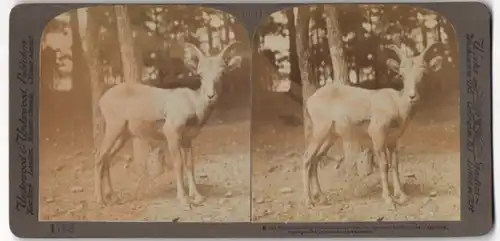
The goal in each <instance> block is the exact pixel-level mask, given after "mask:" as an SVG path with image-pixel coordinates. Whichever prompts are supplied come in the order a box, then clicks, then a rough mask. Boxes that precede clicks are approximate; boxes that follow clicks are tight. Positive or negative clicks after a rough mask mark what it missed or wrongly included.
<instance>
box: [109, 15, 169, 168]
mask: <svg viewBox="0 0 500 241" xmlns="http://www.w3.org/2000/svg"><path fill="white" fill-rule="evenodd" d="M115 13H116V24H117V25H116V26H117V28H118V42H119V45H120V52H121V59H122V69H123V79H124V80H125V82H126V83H136V82H141V81H140V78H141V71H140V70H141V69H142V65H141V64H139V63H138V61H140V56H142V55H140V54H139V53H138V52H136V48H134V40H133V38H132V31H131V28H130V20H129V17H128V12H127V7H126V6H123V5H116V6H115ZM140 142H142V141H141V140H140V139H138V138H134V139H133V152H134V160H137V161H143V160H146V165H147V170H148V171H155V173H150V174H153V175H159V174H161V173H162V172H163V160H162V158H161V155H159V154H160V152H157V151H155V152H150V149H151V145H147V144H146V143H140ZM143 149H147V150H143ZM146 153H148V154H150V155H154V156H149V158H148V157H145V156H142V155H143V154H146ZM163 154H164V153H163ZM156 171H158V172H156Z"/></svg>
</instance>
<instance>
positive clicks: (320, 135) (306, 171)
mask: <svg viewBox="0 0 500 241" xmlns="http://www.w3.org/2000/svg"><path fill="white" fill-rule="evenodd" d="M330 126H331V124H330V123H328V122H325V123H314V125H313V135H312V138H311V141H310V143H309V145H308V146H307V148H306V151H305V152H304V156H303V162H302V181H303V185H304V187H303V188H304V203H305V205H306V206H307V207H312V206H314V203H313V202H312V201H311V181H312V180H314V181H316V175H317V171H316V172H314V171H313V169H314V168H317V166H318V165H317V161H318V154H319V153H318V152H319V151H320V148H321V146H322V145H323V144H324V143H325V141H326V138H327V137H328V134H329V132H328V131H329V130H330ZM313 175H315V176H313ZM313 178H314V179H313ZM313 184H314V182H313ZM316 188H317V189H319V181H318V184H317V187H316Z"/></svg>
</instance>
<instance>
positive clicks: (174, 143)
mask: <svg viewBox="0 0 500 241" xmlns="http://www.w3.org/2000/svg"><path fill="white" fill-rule="evenodd" d="M163 133H164V134H165V137H166V138H167V142H168V149H169V151H170V155H171V156H172V160H173V162H174V172H175V179H176V184H177V200H179V203H180V204H181V206H182V207H183V208H184V209H185V210H189V209H191V204H190V202H189V199H188V197H187V196H186V190H185V189H184V178H183V177H184V173H183V171H184V170H183V169H184V168H183V166H184V160H183V157H184V155H183V153H182V150H181V136H180V133H182V127H180V126H179V125H175V124H174V123H171V122H168V121H166V122H165V125H164V126H163Z"/></svg>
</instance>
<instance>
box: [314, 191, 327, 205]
mask: <svg viewBox="0 0 500 241" xmlns="http://www.w3.org/2000/svg"><path fill="white" fill-rule="evenodd" d="M314 198H315V201H316V203H317V204H318V205H328V204H329V201H328V198H327V197H326V195H325V194H323V193H319V194H316V195H315V196H314Z"/></svg>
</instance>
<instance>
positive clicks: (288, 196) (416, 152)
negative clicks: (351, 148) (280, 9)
mask: <svg viewBox="0 0 500 241" xmlns="http://www.w3.org/2000/svg"><path fill="white" fill-rule="evenodd" d="M443 105H445V106H446V107H443ZM443 105H440V106H439V107H437V108H435V109H434V110H428V111H426V112H425V113H422V115H416V116H415V120H414V121H413V122H412V123H411V125H410V126H409V127H408V129H407V131H406V133H405V134H404V136H403V138H402V139H401V141H400V143H401V148H402V149H401V151H400V173H401V177H402V180H401V181H402V183H403V189H404V191H405V192H406V194H407V195H408V196H409V200H408V201H407V202H406V203H405V204H403V205H398V206H396V208H395V209H394V208H391V207H389V206H387V205H385V204H384V202H383V200H382V198H381V187H380V184H379V180H380V179H379V175H378V171H377V170H375V171H374V172H373V173H372V174H371V175H369V176H367V177H365V178H360V177H358V176H357V175H356V173H354V172H353V170H351V169H348V167H349V165H346V163H345V162H344V163H341V164H340V165H339V166H338V169H337V168H336V166H337V163H335V161H334V160H333V161H330V162H328V163H327V164H326V165H325V166H324V167H323V168H321V170H320V171H319V178H320V184H321V187H322V189H323V191H324V193H325V194H326V196H327V197H328V199H329V204H328V205H322V206H317V207H314V208H312V209H306V208H305V206H304V204H303V199H302V198H303V192H302V180H301V169H300V166H301V158H300V157H301V155H302V150H303V148H304V138H303V136H304V134H303V133H304V131H303V127H302V125H297V126H292V125H284V124H283V122H269V121H262V122H255V123H254V124H253V129H252V139H253V141H252V173H253V175H252V219H253V221H256V222H278V221H279V222H303V221H306V222H307V221H309V222H314V221H317V222H321V221H343V222H347V221H377V220H378V221H381V220H384V221H401V220H419V221H420V220H460V147H459V145H460V144H459V134H460V133H459V132H460V131H459V120H458V113H459V109H458V98H455V99H450V100H449V101H448V103H443ZM284 112H286V110H285V111H284ZM278 115H279V113H278ZM267 133H272V134H267ZM331 153H338V154H339V156H336V157H337V158H338V157H340V156H341V155H342V151H341V149H340V148H339V147H338V146H335V147H334V148H333V150H332V151H331ZM334 157H335V156H334ZM390 177H391V176H390V175H389V181H390V183H391V180H390ZM390 190H391V192H392V188H391V189H390Z"/></svg>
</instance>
